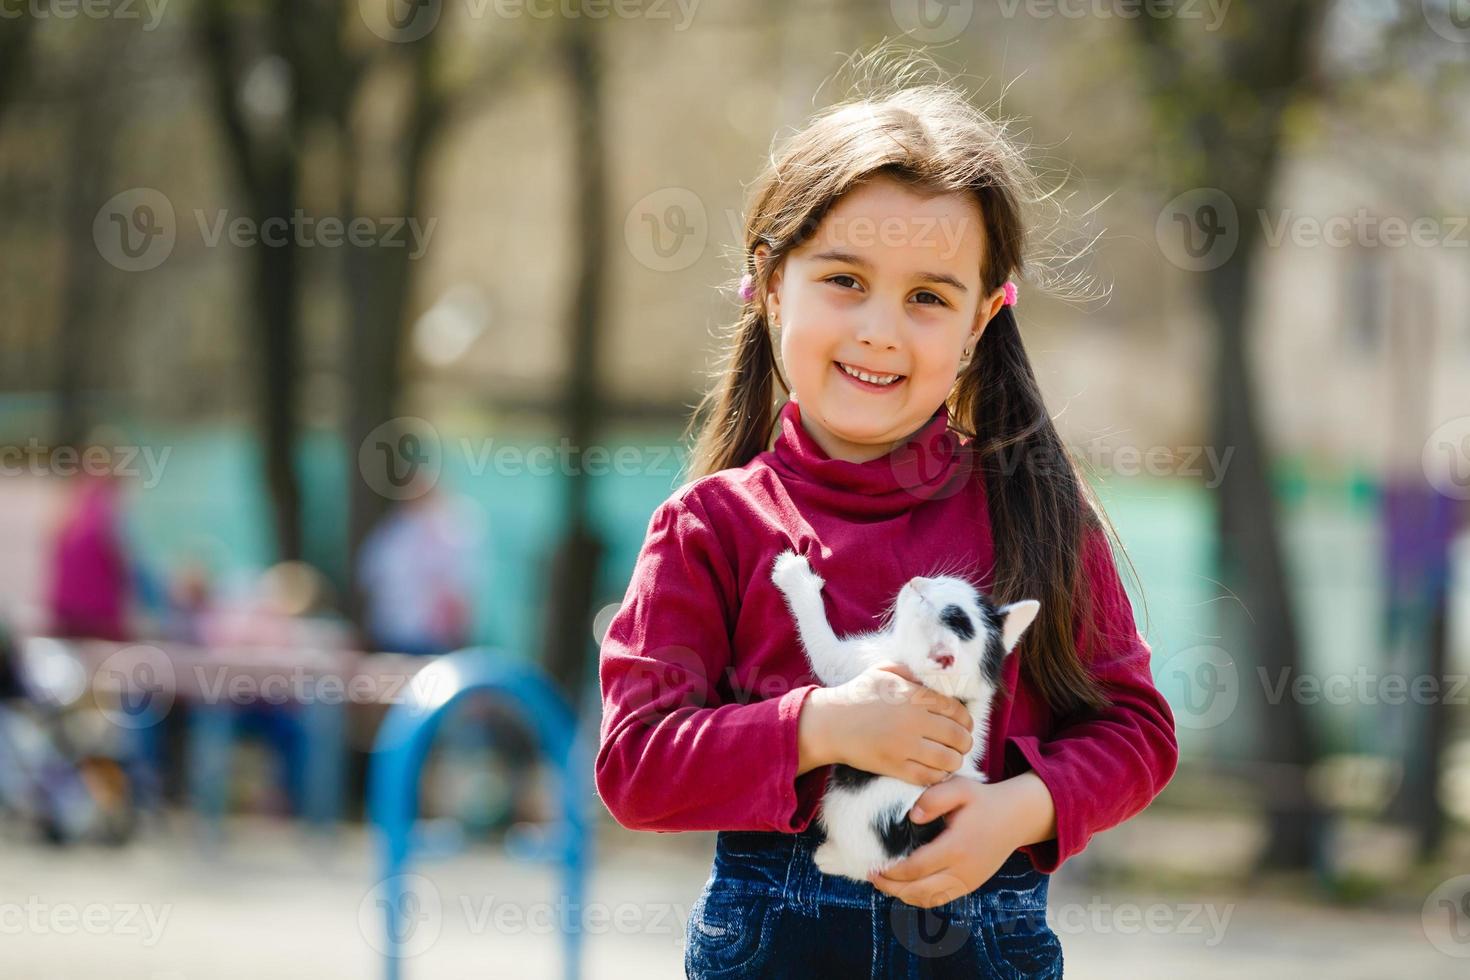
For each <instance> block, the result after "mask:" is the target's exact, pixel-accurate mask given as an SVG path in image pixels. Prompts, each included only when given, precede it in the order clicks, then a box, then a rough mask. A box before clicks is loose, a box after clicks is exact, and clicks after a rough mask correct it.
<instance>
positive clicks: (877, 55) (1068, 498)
mask: <svg viewBox="0 0 1470 980" xmlns="http://www.w3.org/2000/svg"><path fill="white" fill-rule="evenodd" d="M857 64H858V65H859V67H861V68H864V69H868V70H869V71H868V78H867V86H866V87H867V88H868V91H867V93H866V94H862V95H860V96H858V97H855V98H850V99H848V100H847V101H844V102H842V103H840V104H838V105H835V106H833V107H831V108H829V109H826V110H824V111H823V112H821V113H819V114H818V115H817V116H815V117H814V118H813V119H812V121H811V122H810V123H808V124H807V126H806V127H805V128H803V129H802V130H800V131H799V132H797V133H796V134H795V135H794V136H792V137H790V139H789V140H788V141H787V142H786V143H785V145H784V147H782V148H781V150H780V152H778V153H774V154H772V155H771V158H770V162H769V164H768V165H767V167H766V168H765V170H764V172H763V173H762V174H761V175H760V177H759V178H758V180H757V181H756V182H755V184H754V185H753V186H752V189H751V198H750V203H749V205H748V207H747V209H746V219H745V229H744V242H743V252H744V254H743V258H742V270H741V271H742V273H749V274H750V275H751V276H752V277H753V279H754V284H755V298H753V299H752V300H750V301H749V302H746V303H745V304H744V308H743V309H742V310H741V314H740V318H739V320H738V321H737V322H736V323H735V324H734V326H733V329H732V330H731V332H730V336H729V337H728V345H729V347H728V353H727V356H726V358H725V360H724V363H723V364H722V365H721V367H720V369H719V370H718V371H717V372H716V374H715V384H714V385H713V386H712V387H711V388H710V389H709V391H708V392H707V393H706V394H705V396H704V398H703V399H702V401H701V402H700V404H699V406H698V407H697V409H696V413H695V415H694V416H693V417H692V418H691V419H690V427H689V430H688V431H686V434H685V435H686V439H687V438H688V436H689V435H690V434H691V433H692V432H693V431H694V429H695V427H696V426H698V427H699V431H698V436H697V438H696V439H695V442H694V447H693V452H692V456H691V460H690V470H689V476H690V478H691V479H694V478H698V477H700V476H704V475H707V474H710V473H714V472H716V471H718V470H721V469H725V468H728V467H738V466H743V465H744V464H745V463H747V462H749V461H750V460H751V459H752V458H753V457H754V456H756V455H757V454H759V453H760V452H762V451H764V450H766V449H768V448H769V447H770V443H771V439H772V436H773V432H774V427H775V422H776V419H777V415H778V412H779V408H780V406H779V404H778V403H777V401H776V391H775V388H776V385H777V384H778V383H779V385H780V386H781V389H782V390H783V391H784V392H785V394H786V395H787V396H789V395H790V392H791V390H790V387H789V386H788V385H787V384H786V380H785V378H784V377H782V376H781V373H780V369H779V367H778V365H777V360H776V348H775V344H774V342H773V340H772V337H771V331H770V328H769V327H768V325H767V320H766V311H765V309H764V307H763V305H762V302H761V297H764V295H765V291H766V285H767V282H768V280H769V277H770V275H771V273H772V272H773V271H774V270H775V269H776V268H777V267H778V266H779V265H780V263H781V261H782V260H783V258H784V257H785V256H786V254H787V253H788V252H790V251H791V250H792V249H793V248H795V247H797V246H798V245H800V244H801V243H802V242H804V241H806V240H807V239H808V238H809V237H810V236H812V235H813V234H814V233H815V232H816V230H817V227H818V226H819V225H820V223H821V221H822V219H823V217H824V216H825V215H826V213H827V212H828V211H829V210H830V209H831V207H832V206H833V204H835V202H836V201H837V200H838V199H839V198H840V197H842V195H843V194H845V193H847V192H848V191H850V190H852V189H853V188H855V187H856V186H858V185H859V184H860V183H862V182H863V181H866V180H869V179H871V178H873V177H875V176H879V175H886V176H890V177H893V178H895V179H897V180H899V181H901V182H903V183H904V184H905V185H906V186H908V187H910V188H912V189H913V190H915V191H917V192H919V193H923V194H926V195H927V194H946V193H962V194H971V195H973V196H974V198H975V200H976V202H977V203H978V205H979V209H980V214H981V217H982V219H983V227H984V231H985V243H984V244H985V249H984V254H985V262H984V268H983V269H982V270H981V278H982V285H983V289H982V290H981V293H982V295H985V294H988V293H990V292H992V291H993V290H995V289H997V288H999V287H1000V286H1001V285H1002V284H1003V283H1004V282H1005V281H1006V280H1007V279H1010V278H1016V277H1018V276H1019V274H1020V273H1021V271H1022V270H1023V268H1028V265H1027V262H1026V256H1025V253H1026V249H1027V236H1026V216H1025V215H1024V214H1023V212H1024V211H1025V210H1026V209H1027V208H1028V207H1034V206H1036V205H1038V204H1047V203H1048V202H1051V203H1053V204H1054V201H1053V195H1052V194H1051V193H1047V192H1042V191H1040V190H1039V178H1038V177H1037V176H1036V175H1035V173H1034V172H1033V171H1032V170H1031V169H1030V168H1029V167H1028V165H1027V164H1026V162H1025V158H1024V154H1023V152H1022V150H1021V148H1020V146H1019V145H1018V143H1017V142H1016V141H1015V140H1014V139H1013V138H1011V137H1010V136H1009V135H1008V133H1007V124H1005V123H1002V122H998V121H996V120H994V119H992V118H991V117H990V116H989V115H988V114H987V113H986V112H985V111H983V110H981V109H979V108H976V107H975V106H973V105H972V104H971V103H970V101H969V100H968V99H967V97H966V96H965V95H964V94H963V93H962V92H960V91H959V90H957V89H956V88H955V87H954V86H953V85H952V84H949V83H948V82H946V81H945V80H943V79H940V80H938V81H925V80H922V79H921V80H920V83H919V84H912V82H913V80H914V77H915V75H916V74H922V73H924V72H935V73H937V72H938V68H937V66H935V65H934V64H933V63H932V61H929V60H928V59H927V58H924V57H921V56H919V55H917V54H916V53H913V52H907V53H903V54H900V55H899V56H898V57H896V58H895V57H892V56H891V55H890V53H889V52H888V51H886V50H883V49H881V48H880V49H879V50H878V51H876V52H874V53H872V54H869V55H866V56H863V57H862V58H861V59H859V61H858V62H857ZM875 79H876V81H875ZM760 245H765V246H766V247H767V248H769V250H770V251H769V254H768V255H767V256H766V258H765V259H764V261H757V254H756V249H757V247H758V246H760ZM1065 265H1066V263H1064V264H1063V267H1065ZM1034 278H1037V279H1039V280H1041V285H1042V286H1043V287H1050V288H1052V289H1054V290H1058V291H1065V290H1067V289H1070V288H1074V287H1076V286H1077V285H1078V283H1079V280H1078V278H1077V276H1076V274H1075V273H1071V274H1068V275H1066V276H1062V275H1057V274H1055V273H1049V272H1048V271H1047V270H1046V269H1042V270H1041V271H1040V273H1039V274H1038V275H1037V276H1036V277H1034ZM1029 288H1030V287H1029V286H1028V290H1029ZM946 404H947V405H948V407H949V412H950V427H951V428H952V429H953V430H955V431H956V432H958V433H960V434H961V435H964V436H969V437H970V438H971V440H972V442H971V447H972V450H973V451H974V453H975V457H974V459H975V462H976V465H975V467H974V469H973V471H974V472H978V473H980V474H983V476H982V477H980V478H983V479H984V480H985V488H986V496H987V498H988V500H989V508H990V523H991V528H992V534H993V537H994V553H995V574H994V579H993V581H992V582H991V583H990V584H989V586H988V591H989V593H990V595H991V597H992V598H993V599H994V600H995V601H997V602H1011V601H1015V600H1018V599H1023V598H1033V599H1038V600H1040V602H1041V612H1040V614H1039V616H1038V618H1037V621H1036V622H1035V623H1034V624H1033V625H1032V627H1031V628H1030V629H1029V630H1027V632H1026V633H1025V635H1024V637H1023V639H1022V643H1021V647H1020V649H1019V650H1018V651H1017V655H1018V656H1020V658H1021V670H1022V671H1023V672H1024V673H1025V675H1026V676H1027V677H1028V678H1029V680H1030V682H1031V683H1032V684H1033V685H1034V686H1035V688H1036V689H1037V690H1038V691H1039V693H1040V694H1041V695H1042V697H1043V698H1044V699H1045V700H1046V702H1047V703H1048V705H1050V706H1051V708H1052V710H1053V711H1054V712H1055V713H1056V714H1057V715H1058V716H1059V717H1064V716H1066V715H1069V714H1071V713H1073V712H1075V711H1079V710H1085V709H1096V708H1100V707H1103V706H1105V705H1106V704H1107V703H1108V701H1107V698H1106V695H1105V694H1104V692H1103V691H1102V690H1101V688H1100V687H1099V686H1098V684H1097V682H1096V680H1095V679H1094V678H1093V677H1092V675H1091V674H1090V673H1089V672H1088V671H1087V669H1086V667H1085V666H1084V665H1083V664H1082V662H1081V658H1080V656H1079V643H1078V641H1079V639H1080V638H1082V637H1080V636H1079V634H1078V632H1077V631H1076V623H1077V622H1078V617H1082V619H1083V621H1087V622H1090V621H1091V620H1090V617H1087V615H1086V607H1087V603H1088V596H1087V595H1086V594H1085V591H1086V590H1085V589H1083V588H1082V582H1083V579H1082V577H1081V576H1080V575H1079V572H1080V570H1081V551H1082V543H1083V539H1084V535H1085V534H1086V533H1087V532H1089V531H1091V530H1093V529H1096V528H1099V527H1104V528H1105V529H1106V533H1107V534H1108V535H1110V537H1111V539H1112V540H1113V541H1116V540H1117V534H1116V532H1115V531H1114V530H1113V528H1112V525H1111V523H1110V522H1109V521H1108V520H1107V517H1106V514H1105V513H1104V512H1103V509H1102V507H1101V505H1100V504H1099V503H1098V501H1097V499H1096V497H1095V495H1094V494H1093V492H1092V490H1091V488H1090V487H1089V485H1088V483H1087V481H1086V480H1084V479H1083V478H1082V477H1081V475H1080V473H1079V471H1078V468H1077V464H1076V463H1075V462H1074V460H1073V458H1072V456H1071V454H1070V453H1069V452H1068V450H1067V447H1066V446H1065V445H1064V444H1063V442H1062V439H1061V436H1060V435H1059V434H1058V432H1057V429H1056V426H1055V425H1054V424H1053V423H1052V419H1051V416H1050V415H1049V413H1048V412H1047V410H1046V406H1045V404H1044V403H1043V401H1042V396H1041V389H1040V387H1039V386H1038V385H1037V383H1036V376H1035V374H1034V372H1033V371H1032V368H1031V361H1030V359H1029V358H1028V357H1027V354H1026V348H1025V345H1024V344H1023V343H1022V340H1021V333H1020V329H1019V327H1018V326H1017V323H1016V318H1015V315H1014V313H1013V310H1012V308H1011V307H1009V306H1006V307H1002V308H1001V311H1000V312H999V313H998V314H996V316H995V317H994V318H993V319H992V320H991V322H990V323H989V324H988V325H987V326H986V328H985V331H984V333H983V334H982V335H981V338H980V342H979V344H978V345H977V347H976V350H975V354H974V357H973V358H972V360H971V361H970V363H969V365H968V367H967V368H966V369H965V370H964V371H963V373H962V374H961V375H960V377H959V378H957V379H956V381H955V385H954V388H953V389H952V390H951V392H950V395H949V397H948V399H947V401H946ZM1118 547H1119V550H1120V551H1121V545H1119V546H1118ZM1093 639H1098V638H1096V637H1093Z"/></svg>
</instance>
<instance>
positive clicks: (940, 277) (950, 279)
mask: <svg viewBox="0 0 1470 980" xmlns="http://www.w3.org/2000/svg"><path fill="white" fill-rule="evenodd" d="M812 258H813V259H826V260H828V261H831V262H846V263H848V264H849V265H855V266H857V267H859V268H861V269H871V268H873V263H871V262H869V261H868V260H867V259H865V258H863V257H862V256H861V255H854V254H853V253H852V252H844V251H842V250H841V249H837V248H832V249H828V250H827V251H825V252H818V253H817V254H816V255H813V256H812ZM917 275H918V278H919V279H920V280H922V281H924V282H935V283H942V284H944V285H946V286H953V287H954V288H955V289H957V290H959V291H960V292H962V293H968V292H969V290H968V289H966V288H965V284H964V283H962V282H960V281H959V280H958V279H956V278H955V277H954V276H951V275H946V274H943V273H939V272H920V273H918V274H917Z"/></svg>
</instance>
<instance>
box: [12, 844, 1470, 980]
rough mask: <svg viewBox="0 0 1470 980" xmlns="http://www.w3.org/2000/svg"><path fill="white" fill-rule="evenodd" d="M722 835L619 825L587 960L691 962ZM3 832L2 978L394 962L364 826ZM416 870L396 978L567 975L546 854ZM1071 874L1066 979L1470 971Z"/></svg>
mask: <svg viewBox="0 0 1470 980" xmlns="http://www.w3.org/2000/svg"><path fill="white" fill-rule="evenodd" d="M1139 832H1140V833H1142V832H1143V831H1142V830H1140V831H1139ZM665 843H666V844H667V846H658V847H652V846H650V844H665ZM712 843H713V838H712V837H711V836H709V835H678V836H677V837H671V838H667V839H665V840H664V841H660V840H658V839H656V838H653V835H630V834H625V833H622V832H615V833H614V834H613V835H612V836H610V837H609V839H608V841H607V843H606V845H605V846H604V847H603V853H602V859H601V861H600V862H599V865H598V869H597V872H596V874H595V876H594V878H593V881H592V886H591V894H590V896H589V899H590V901H591V902H593V903H595V907H596V908H597V909H598V910H599V912H598V914H599V915H601V916H602V920H601V922H602V924H601V926H600V931H598V932H596V933H594V934H593V935H591V936H589V940H588V945H587V970H586V973H585V975H586V976H588V977H592V978H618V980H622V978H629V977H638V978H642V977H679V976H682V975H683V973H682V943H683V930H684V920H685V917H686V913H687V909H688V906H689V904H690V902H691V901H692V900H693V898H694V897H695V895H696V894H697V893H698V891H699V888H700V886H701V885H702V884H703V882H704V879H705V876H706V874H707V872H708V867H709V865H708V857H709V848H710V847H711V846H712ZM0 848H3V854H4V856H3V858H0V975H3V977H4V978H6V980H11V978H20V980H30V978H44V980H71V978H76V980H83V978H85V980H96V978H146V980H195V978H201V980H206V978H207V980H216V978H217V980H233V978H251V980H254V978H259V977H270V978H273V980H274V978H295V977H303V978H312V980H317V978H326V977H334V978H335V977H377V976H382V975H383V974H382V959H381V957H380V956H379V954H378V952H377V951H376V949H375V947H376V946H377V945H379V943H380V940H379V939H378V936H379V933H378V931H377V923H378V914H379V910H378V908H377V904H376V903H377V901H378V900H379V899H380V898H381V897H382V896H381V892H379V891H375V890H373V889H372V887H371V885H372V879H373V874H372V854H371V849H370V846H369V840H368V838H367V837H366V835H364V834H363V833H362V832H360V831H357V830H354V831H349V832H347V833H345V834H344V835H343V836H342V837H341V838H340V839H339V841H338V842H337V843H336V844H335V845H334V846H326V845H322V844H311V843H309V842H308V841H306V840H305V839H303V838H302V837H300V836H298V835H297V833H296V831H294V830H293V829H291V828H290V827H284V826H279V825H273V824H269V823H262V822H241V823H236V824H234V825H233V826H232V829H231V837H230V839H229V841H228V843H227V845H226V847H225V849H224V851H223V852H222V855H221V856H220V857H219V858H217V859H215V860H213V861H207V860H205V859H203V858H202V857H201V856H200V853H201V852H200V850H199V848H198V847H197V845H196V844H195V843H194V841H193V839H192V837H191V836H190V835H189V834H188V833H187V823H183V822H181V823H180V824H179V827H178V832H176V833H172V834H169V835H165V836H153V837H150V838H149V839H148V840H147V841H146V842H144V843H140V844H137V845H135V846H133V847H130V848H127V849H123V850H118V851H111V850H106V849H99V848H85V849H77V850H71V851H49V850H45V849H41V848H36V847H31V846H28V845H26V846H19V847H17V846H15V845H14V844H13V843H10V842H7V843H5V844H4V845H0ZM1089 853H1090V852H1089ZM418 874H420V875H421V876H422V880H420V881H417V882H415V886H416V887H415V896H416V898H417V900H418V902H419V904H418V906H417V908H418V910H419V914H418V916H417V926H416V928H415V930H414V932H413V934H412V935H411V936H410V938H409V944H410V945H409V952H411V953H412V954H413V955H412V956H411V957H409V958H408V959H406V960H405V964H404V965H405V969H404V976H405V977H407V978H412V977H436V978H461V977H463V978H469V977H475V978H484V977H513V978H516V980H521V978H534V977H555V976H559V972H558V971H559V963H560V959H559V950H558V944H557V941H556V939H555V937H554V935H552V934H551V933H550V931H549V929H550V928H551V927H552V926H553V925H554V923H555V921H556V917H557V914H558V909H557V907H556V905H555V903H554V902H553V901H551V896H552V895H553V894H554V891H553V890H554V889H555V887H556V885H555V878H554V876H553V874H552V873H551V872H550V871H549V870H547V869H545V868H541V867H538V866H535V865H527V864H520V863H516V862H513V861H511V860H509V859H507V858H506V857H504V855H503V854H501V853H499V852H497V851H495V850H492V849H489V848H479V849H476V850H474V851H472V852H470V853H466V854H461V855H459V856H457V857H455V858H453V859H450V860H447V861H441V862H439V863H436V864H431V865H426V866H422V867H420V868H419V869H418ZM1077 877H1079V876H1078V875H1071V876H1069V875H1068V874H1067V870H1066V869H1063V872H1062V873H1060V874H1059V875H1058V876H1057V879H1056V880H1055V881H1054V883H1053V891H1052V908H1051V916H1050V918H1051V921H1052V925H1053V928H1055V929H1056V930H1057V932H1058V933H1059V934H1060V935H1061V937H1062V941H1063V944H1064V947H1065V949H1066V955H1067V962H1068V969H1067V976H1068V977H1069V978H1108V980H1113V978H1118V977H1130V978H1131V977H1140V978H1149V977H1160V978H1163V977H1168V978H1171V980H1172V978H1177V977H1181V976H1187V977H1189V978H1190V980H1208V978H1213V977H1222V978H1223V977H1232V978H1233V977H1238V976H1261V977H1300V976H1303V975H1306V974H1308V973H1310V974H1312V975H1319V976H1331V977H1333V978H1334V980H1343V978H1359V977H1360V978H1364V980H1369V978H1371V980H1382V978H1386V977H1394V976H1412V977H1415V978H1424V980H1433V978H1441V977H1442V978H1446V980H1448V978H1452V977H1454V978H1463V977H1465V976H1467V975H1470V959H1457V958H1453V957H1451V956H1449V955H1447V954H1446V953H1443V952H1440V951H1439V950H1437V949H1436V948H1435V947H1434V946H1433V945H1431V943H1430V942H1429V941H1428V939H1427V938H1426V933H1425V926H1424V923H1423V921H1422V920H1421V917H1420V915H1419V914H1418V912H1417V911H1416V910H1414V909H1412V908H1409V907H1404V908H1402V909H1401V910H1399V911H1396V912H1367V911H1343V910H1323V909H1320V908H1315V907H1310V906H1307V905H1304V904H1295V903H1290V902H1286V901H1283V900H1280V899H1272V898H1262V897H1258V896H1244V895H1237V896H1230V895H1225V894H1219V895H1211V896H1209V897H1208V899H1206V900H1203V901H1201V900H1200V899H1199V898H1198V897H1191V898H1187V899H1183V900H1181V898H1180V897H1179V896H1178V895H1172V896H1169V897H1163V896H1162V894H1161V893H1149V892H1143V891H1126V892H1125V891H1119V890H1116V889H1109V890H1108V891H1107V892H1106V893H1105V894H1099V893H1097V892H1095V891H1089V890H1088V889H1087V888H1084V887H1082V886H1081V885H1080V884H1079V883H1076V882H1074V881H1073V880H1072V879H1073V878H1077ZM593 928H597V927H596V925H595V924H594V925H593ZM1464 951H1465V952H1467V953H1470V941H1467V943H1466V948H1465V950H1464Z"/></svg>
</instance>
